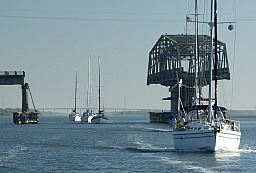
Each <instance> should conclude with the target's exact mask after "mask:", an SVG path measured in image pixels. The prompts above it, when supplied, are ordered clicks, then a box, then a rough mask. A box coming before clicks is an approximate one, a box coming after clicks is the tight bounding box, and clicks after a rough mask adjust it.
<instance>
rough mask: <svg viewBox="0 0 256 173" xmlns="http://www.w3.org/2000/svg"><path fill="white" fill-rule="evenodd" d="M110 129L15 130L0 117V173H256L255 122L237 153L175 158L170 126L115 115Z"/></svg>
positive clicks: (55, 124) (54, 123)
mask: <svg viewBox="0 0 256 173" xmlns="http://www.w3.org/2000/svg"><path fill="white" fill-rule="evenodd" d="M108 117H109V118H110V119H111V121H110V123H108V124H78V123H74V122H69V121H68V117H64V116H40V122H39V124H32V125H15V124H13V123H12V118H11V117H0V132H1V135H0V146H1V147H0V172H144V173H146V172H255V169H256V165H255V163H256V145H255V144H256V130H255V129H256V119H253V118H252V119H237V120H239V121H240V122H241V130H242V138H241V145H240V149H239V151H237V152H217V153H182V152H175V151H174V149H173V147H174V144H173V141H172V135H171V132H170V128H169V126H168V125H167V124H157V123H149V122H148V117H147V116H141V115H140V116H135V115H116V114H115V115H114V114H112V115H111V114H109V115H108Z"/></svg>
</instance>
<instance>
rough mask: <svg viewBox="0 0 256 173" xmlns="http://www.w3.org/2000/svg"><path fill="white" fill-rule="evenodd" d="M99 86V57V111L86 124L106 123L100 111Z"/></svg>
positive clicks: (105, 118)
mask: <svg viewBox="0 0 256 173" xmlns="http://www.w3.org/2000/svg"><path fill="white" fill-rule="evenodd" d="M100 89H101V86H100V57H99V97H98V98H99V110H98V113H96V114H95V115H94V116H93V117H90V118H88V123H93V124H101V123H106V122H107V121H108V119H107V117H106V116H105V115H104V110H101V107H100V106H101V104H100V102H101V92H100Z"/></svg>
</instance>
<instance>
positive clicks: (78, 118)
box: [69, 68, 81, 122]
mask: <svg viewBox="0 0 256 173" xmlns="http://www.w3.org/2000/svg"><path fill="white" fill-rule="evenodd" d="M76 95H77V68H76V82H75V108H74V109H73V110H72V112H71V113H70V114H69V121H78V122H79V121H81V115H80V114H79V113H78V112H77V110H76Z"/></svg>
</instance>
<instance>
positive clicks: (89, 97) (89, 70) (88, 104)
mask: <svg viewBox="0 0 256 173" xmlns="http://www.w3.org/2000/svg"><path fill="white" fill-rule="evenodd" d="M90 63H91V62H90V56H89V59H88V89H87V109H90V108H91V103H90V102H91V64H90Z"/></svg>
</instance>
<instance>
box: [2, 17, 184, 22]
mask: <svg viewBox="0 0 256 173" xmlns="http://www.w3.org/2000/svg"><path fill="white" fill-rule="evenodd" d="M0 18H13V19H35V20H72V21H89V22H90V21H112V22H144V23H146V22H149V23H150V22H159V23H161V22H163V23H167V22H168V23H170V22H176V23H181V22H182V21H180V20H178V19H177V20H169V19H159V20H157V19H155V20H154V19H132V18H130V19H124V18H105V19H104V18H82V17H49V16H20V15H0Z"/></svg>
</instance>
